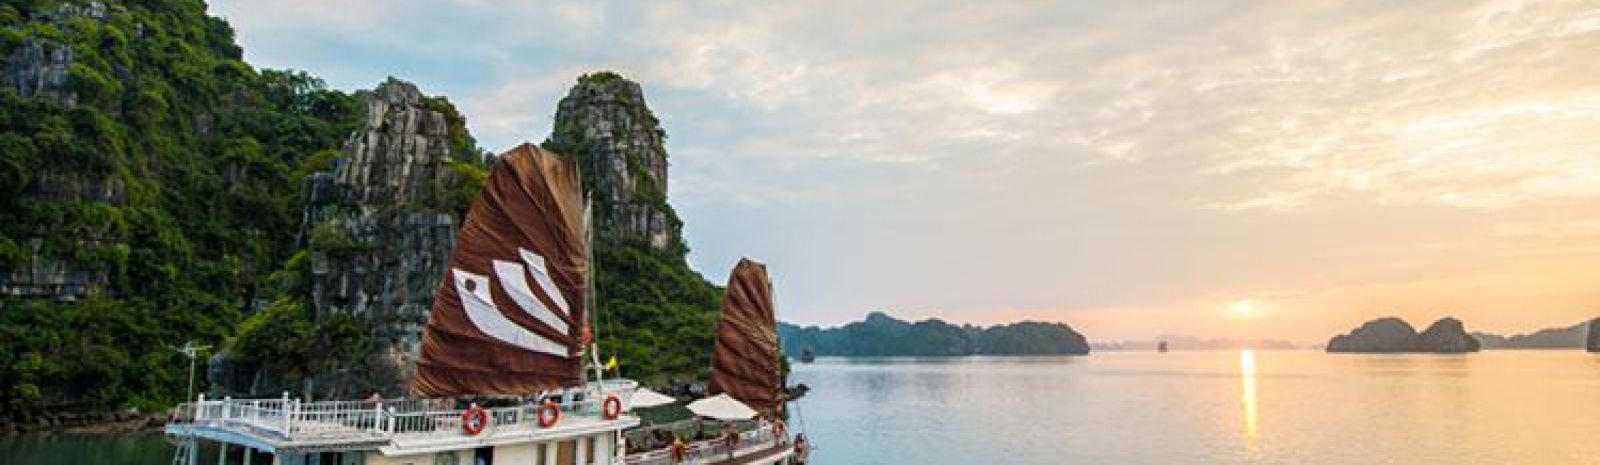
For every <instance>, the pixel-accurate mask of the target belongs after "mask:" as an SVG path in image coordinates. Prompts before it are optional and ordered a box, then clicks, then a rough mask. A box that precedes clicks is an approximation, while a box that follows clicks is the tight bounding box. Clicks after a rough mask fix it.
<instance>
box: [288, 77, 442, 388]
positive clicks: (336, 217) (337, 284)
mask: <svg viewBox="0 0 1600 465" xmlns="http://www.w3.org/2000/svg"><path fill="white" fill-rule="evenodd" d="M365 101H366V109H367V118H366V124H365V125H364V127H362V128H361V129H359V130H357V131H356V132H355V133H354V134H351V136H350V139H349V140H348V141H347V142H346V143H345V147H344V156H343V157H342V158H338V159H335V160H334V163H333V170H332V172H323V173H317V174H314V175H312V176H310V177H309V178H308V179H307V181H306V182H307V184H308V185H307V192H308V194H307V199H306V206H305V214H304V218H305V220H304V224H303V225H302V232H301V235H302V237H303V238H304V239H303V241H304V243H306V245H308V246H309V247H310V250H311V254H312V256H311V258H312V266H311V281H310V282H311V290H310V297H309V304H310V308H311V309H312V311H313V313H315V314H317V315H328V314H331V313H338V312H343V313H350V314H354V315H356V316H359V317H362V319H364V320H365V321H367V322H368V325H369V327H371V328H372V329H373V331H374V334H373V336H375V337H376V339H377V340H378V342H379V344H381V345H382V346H384V347H385V348H384V349H382V350H380V351H379V353H378V354H377V355H379V356H380V359H381V360H380V361H382V362H387V363H376V364H375V365H376V367H374V368H372V370H371V371H375V373H364V374H352V375H351V376H354V377H357V378H361V379H364V380H368V381H369V382H372V384H378V385H380V386H383V387H389V388H393V389H395V390H398V387H400V386H403V383H400V382H398V380H403V379H406V378H408V377H409V373H410V370H411V367H412V366H413V362H412V361H413V360H414V356H415V354H416V352H417V348H418V344H419V337H420V334H421V328H422V325H423V324H425V323H426V322H427V315H428V308H429V307H430V306H431V305H432V303H433V291H434V288H435V287H437V286H438V284H439V280H440V279H441V278H440V277H441V276H444V272H445V266H446V264H447V263H448V260H449V254H450V249H451V247H452V246H453V245H454V244H455V224H456V222H455V219H454V218H453V217H452V216H451V213H450V212H449V211H446V210H445V209H444V208H443V207H442V205H443V203H442V202H441V201H440V199H439V197H440V196H441V195H442V192H441V190H442V186H446V185H449V184H450V183H452V182H454V180H453V179H452V172H451V171H450V170H449V169H448V164H449V162H450V161H451V160H453V159H464V160H466V159H470V158H471V157H472V155H471V154H463V153H452V149H451V144H450V134H449V131H450V128H449V127H448V125H447V124H446V119H445V115H444V114H443V113H442V112H440V111H436V110H432V109H429V108H427V107H426V105H425V101H424V96H423V95H422V92H420V91H419V90H417V87H416V86H415V85H413V84H411V83H409V82H403V81H397V80H394V79H390V80H389V81H387V82H384V83H383V84H382V85H380V86H379V87H378V89H377V90H376V91H373V92H371V93H369V94H366V95H365ZM325 378H338V377H337V376H327V377H325ZM321 381H322V382H325V383H333V384H352V383H355V382H354V381H344V380H339V379H325V380H321ZM327 388H328V389H329V390H334V391H337V390H339V389H338V387H337V386H328V387H327ZM396 393H398V392H396Z"/></svg>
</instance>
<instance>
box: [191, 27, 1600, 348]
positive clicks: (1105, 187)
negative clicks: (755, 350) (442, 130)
mask: <svg viewBox="0 0 1600 465" xmlns="http://www.w3.org/2000/svg"><path fill="white" fill-rule="evenodd" d="M217 9H218V10H219V11H223V12H224V13H226V14H227V16H228V17H229V18H230V19H232V20H233V21H234V23H235V25H236V26H237V27H238V29H239V31H240V38H241V40H242V41H243V42H244V44H245V45H246V49H247V50H249V51H250V53H251V56H252V59H256V57H262V59H264V60H266V61H267V62H269V63H268V64H270V65H273V66H283V65H285V64H292V65H295V66H298V67H303V68H306V69H309V70H311V71H313V72H315V73H318V74H323V75H327V76H329V77H330V81H331V82H335V83H344V84H345V85H347V86H360V87H367V86H370V83H372V82H376V80H377V79H381V77H382V76H383V75H386V74H396V75H398V76H400V77H402V78H409V79H414V80H419V81H422V82H419V84H421V85H422V86H423V88H424V89H426V90H428V91H429V92H439V93H446V94H448V95H450V96H451V97H452V100H453V101H455V102H457V103H458V104H459V105H460V106H461V107H462V109H463V110H464V111H465V112H466V113H467V116H468V119H469V123H470V124H471V126H472V129H473V130H474V132H475V134H476V135H477V136H478V137H479V139H480V141H481V142H482V144H483V145H485V146H486V147H488V148H491V149H494V148H500V147H504V146H509V145H510V144H512V143H515V142H520V141H522V140H534V141H537V140H540V139H542V138H543V137H544V136H545V134H546V133H547V132H548V128H549V119H550V117H551V116H552V115H553V113H554V109H555V103H556V101H557V100H558V99H559V98H560V96H561V95H562V94H563V93H564V92H565V89H566V88H567V87H568V86H570V84H571V83H572V80H573V79H574V78H575V77H576V76H577V75H578V74H580V73H582V72H585V71H589V70H595V69H602V68H606V69H616V70H619V71H621V72H623V73H624V74H626V75H628V76H629V77H632V78H634V79H636V80H638V81H640V82H641V83H642V84H643V85H644V87H645V89H646V92H647V93H648V97H649V99H650V101H651V104H652V106H653V108H654V109H655V111H656V113H657V115H658V116H660V117H661V118H662V119H663V120H664V121H665V123H666V126H667V130H668V132H669V135H670V139H669V150H670V151H671V153H672V154H673V159H672V162H673V165H672V170H673V174H672V176H673V179H674V181H673V191H672V195H673V199H674V201H675V203H676V204H677V205H678V209H679V211H680V212H682V213H684V214H685V215H686V216H687V217H688V218H687V219H688V224H689V226H688V227H689V234H690V238H691V242H692V245H694V246H695V247H696V255H695V259H694V260H695V262H696V263H699V264H702V265H705V266H706V267H707V268H711V269H715V268H716V267H717V266H720V265H722V264H726V263H731V260H732V258H734V257H736V256H738V255H739V254H742V253H752V254H757V255H761V256H764V257H770V258H771V259H772V260H773V261H774V262H775V263H779V262H784V261H787V262H788V263H785V264H784V265H782V266H781V268H785V269H786V271H787V273H786V275H787V276H789V277H790V279H792V281H790V284H789V285H790V286H793V289H794V290H792V291H787V292H784V293H781V294H780V296H781V297H782V298H784V299H786V304H788V305H792V306H793V307H798V308H797V310H799V311H800V312H802V314H807V315H813V316H811V317H809V319H810V320H811V321H817V320H836V319H841V318H844V317H847V316H854V315H856V314H858V313H859V311H861V310H864V309H866V307H867V306H869V305H880V304H881V305H888V304H894V305H907V306H916V307H917V308H949V309H952V311H962V309H964V308H965V309H970V311H982V310H981V309H993V308H996V307H997V306H1002V307H1003V306H1010V307H1012V308H1052V309H1062V310H1061V311H1070V309H1073V308H1125V307H1139V308H1154V307H1160V306H1170V305H1182V304H1180V303H1181V302H1191V301H1202V300H1204V301H1209V300H1205V299H1210V298H1211V297H1213V296H1212V294H1210V293H1212V292H1214V286H1224V285H1225V286H1228V287H1229V288H1231V289H1250V290H1251V292H1271V291H1272V290H1273V287H1274V286H1288V287H1293V288H1305V287H1315V286H1317V285H1318V284H1317V283H1316V282H1312V280H1314V278H1323V279H1327V280H1328V281H1327V282H1337V284H1338V285H1340V286H1353V287H1360V286H1365V285H1367V284H1364V283H1378V284H1371V285H1373V286H1379V285H1381V284H1382V283H1385V282H1393V281H1395V280H1399V279H1401V277H1395V276H1394V275H1389V274H1386V273H1388V271H1387V270H1385V269H1384V268H1383V266H1380V265H1377V264H1376V263H1387V262H1388V260H1389V258H1391V257H1393V256H1396V255H1400V256H1404V257H1406V258H1408V259H1409V260H1410V261H1413V262H1416V263H1421V264H1420V265H1417V267H1418V268H1416V269H1412V268H1406V271H1405V272H1406V273H1416V274H1424V275H1425V274H1427V273H1429V272H1441V271H1439V270H1441V269H1444V268H1446V267H1447V265H1449V266H1450V267H1457V268H1459V267H1460V266H1462V265H1461V264H1460V263H1458V262H1455V261H1451V260H1456V259H1455V258H1451V259H1448V260H1447V259H1446V258H1441V257H1443V256H1444V255H1443V254H1444V253H1445V252H1443V251H1437V250H1435V249H1428V248H1427V247H1426V246H1425V245H1426V244H1440V243H1451V244H1468V245H1471V246H1472V247H1464V248H1455V249H1451V251H1452V252H1453V253H1457V254H1460V255H1463V256H1465V258H1460V260H1467V259H1469V258H1472V257H1479V258H1484V257H1498V256H1501V255H1497V254H1498V253H1500V252H1505V251H1506V250H1505V249H1503V248H1502V249H1495V247H1507V246H1505V245H1496V244H1498V243H1499V242H1498V241H1503V240H1505V239H1506V237H1505V235H1506V234H1516V235H1517V237H1519V239H1518V243H1519V244H1520V245H1519V246H1527V247H1530V248H1532V247H1539V246H1548V245H1550V244H1548V243H1546V244H1542V245H1541V244H1523V243H1522V242H1521V241H1524V240H1530V241H1538V240H1545V241H1553V240H1562V241H1589V240H1593V238H1592V237H1591V236H1587V235H1573V234H1560V235H1557V236H1559V237H1547V238H1544V239H1539V238H1538V235H1537V234H1521V233H1518V232H1522V233H1525V232H1527V231H1524V230H1521V229H1518V228H1525V229H1527V228H1532V229H1535V230H1536V229H1537V228H1539V226H1537V225H1540V224H1546V223H1549V222H1552V221H1559V218H1556V219H1552V218H1549V217H1550V216H1560V214H1559V213H1553V212H1567V214H1571V213H1570V212H1571V211H1572V209H1573V208H1582V207H1574V205H1594V204H1600V202H1597V201H1600V143H1597V142H1600V140H1597V137H1600V136H1597V135H1600V84H1596V81H1595V80H1594V78H1593V76H1595V75H1596V74H1595V73H1596V72H1597V71H1600V69H1597V68H1596V67H1595V66H1594V65H1593V63H1595V61H1594V60H1592V59H1590V55H1592V50H1594V48H1595V45H1596V44H1597V43H1600V26H1597V25H1600V8H1595V7H1594V6H1592V5H1589V4H1585V3H1584V2H1578V1H1549V2H1516V1H1511V2H1502V1H1496V2H1478V3H1474V4H1472V5H1467V7H1464V4H1463V3H1462V2H1459V1H1455V0H1433V1H1423V2H1410V3H1404V4H1394V3H1392V2H1381V1H1359V2H1317V3H1312V2H1260V1H1252V0H1236V1H1227V2H1181V1H1169V2H1153V3H1151V2H1141V3H1137V4H1134V3H1116V2H1109V3H1104V2H1066V3H1060V4H1038V3H1004V4H992V5H991V4H978V3H973V2H956V1H950V2H942V3H934V4H927V3H923V2H893V1H891V2H871V3H860V2H847V1H819V2H803V3H749V2H707V3H689V4H683V3H675V2H657V3H649V4H622V3H608V2H559V3H539V4H523V3H511V4H506V3H504V2H483V1H478V0H456V1H455V2H454V3H452V4H437V3H431V4H430V3H428V2H422V1H421V0H406V1H404V2H399V3H395V2H372V1H360V0H351V1H344V2H304V3H301V4H295V5H289V6H285V5H283V4H277V3H275V4H273V5H271V6H267V5H266V4H263V3H259V2H239V1H225V2H223V3H221V4H219V5H218V6H217ZM1518 225H1528V226H1518ZM1574 228H1578V229H1577V230H1582V228H1581V227H1578V226H1574ZM1351 237H1354V238H1355V239H1349V238H1351ZM1530 238H1531V239H1530ZM1580 245H1581V244H1580ZM1473 247H1478V248H1481V251H1477V249H1474V248H1473ZM1330 249H1338V250H1342V251H1346V252H1348V253H1346V254H1342V255H1337V256H1331V257H1324V258H1323V259H1321V260H1319V262H1318V263H1317V267H1326V268H1328V269H1330V270H1334V269H1336V270H1338V271H1337V272H1335V271H1323V270H1321V269H1320V268H1318V269H1312V268H1313V267H1311V266H1309V265H1307V264H1306V263H1304V260H1296V258H1298V257H1302V256H1304V255H1308V254H1312V253H1313V252H1319V253H1320V252H1321V251H1324V250H1330ZM1418 250H1421V251H1420V252H1419V251H1418ZM1428 250H1435V251H1433V252H1428ZM1463 250H1464V251H1463ZM1571 250H1579V251H1581V250H1591V249H1585V248H1582V247H1578V248H1573V249H1571ZM819 251H826V253H819ZM952 251H960V253H961V254H962V255H961V256H962V259H963V260H964V261H965V262H968V263H966V264H965V265H964V267H963V269H961V270H950V269H948V267H944V266H939V265H938V263H940V262H941V260H943V258H942V257H947V256H949V255H950V254H951V253H952ZM1435 254H1437V255H1435ZM1580 258H1581V257H1580ZM1591 258H1593V257H1591ZM1484 259H1485V260H1487V259H1488V258H1484ZM840 268H847V269H851V270H857V269H859V270H871V271H859V272H857V271H839V269H840ZM1485 273H1490V274H1492V273H1493V271H1492V270H1491V271H1486V272H1485ZM713 274H715V273H713ZM1286 276H1303V277H1305V278H1304V281H1294V282H1287V281H1292V280H1289V279H1288V278H1285V277H1286ZM1403 278H1404V279H1410V280H1423V279H1427V278H1426V277H1418V276H1415V275H1406V276H1403ZM1329 285H1331V284H1329ZM1552 289H1554V288H1552ZM1550 292H1552V293H1554V292H1558V291H1557V290H1551V291H1550ZM1175 302H1178V303H1175ZM807 318H808V317H801V319H807Z"/></svg>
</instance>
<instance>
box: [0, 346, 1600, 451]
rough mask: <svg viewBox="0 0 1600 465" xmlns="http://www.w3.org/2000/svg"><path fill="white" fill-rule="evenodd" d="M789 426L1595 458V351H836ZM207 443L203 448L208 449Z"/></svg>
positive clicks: (1021, 442)
mask: <svg viewBox="0 0 1600 465" xmlns="http://www.w3.org/2000/svg"><path fill="white" fill-rule="evenodd" d="M794 367H795V378H796V379H797V380H798V381H800V382H804V383H806V384H809V385H811V386H812V387H813V390H812V391H811V393H810V394H808V395H807V397H806V398H805V399H804V400H803V401H802V402H801V403H800V406H799V408H798V409H797V411H796V414H797V417H798V418H796V419H795V420H796V421H795V422H794V423H795V424H796V426H797V427H803V428H804V430H805V432H806V433H807V434H808V435H809V436H810V437H812V438H814V442H815V443H816V444H817V445H818V446H819V449H818V450H817V451H816V453H815V454H814V455H813V458H814V459H815V460H813V463H818V464H825V465H841V464H846V465H849V464H919V465H929V464H990V463H1007V464H1163V465H1170V464H1208V465H1209V464H1450V465H1460V464H1600V356H1596V355H1590V354H1586V353H1583V352H1576V351H1523V352H1486V353H1480V354H1472V355H1465V356H1441V355H1388V356H1366V355H1328V354H1323V353H1320V352H1314V351H1283V352H1276V351H1259V352H1174V353H1168V354H1156V353H1118V352H1104V353H1096V354H1094V355H1091V356H1089V357H1059V358H1058V357H1029V358H999V357H995V358H990V357H969V358H953V359H915V358H873V359H830V358H824V359H820V360H818V361H817V362H816V363H813V364H798V363H797V364H795V365H794ZM208 456H209V455H208ZM170 460H171V448H170V447H168V446H167V445H166V443H165V442H164V441H163V440H162V439H161V437H160V436H159V435H148V434H147V435H120V436H52V437H37V436H34V437H26V438H16V437H13V438H4V439H0V464H7V465H9V464H95V463H98V464H116V465H153V464H163V463H168V462H169V461H170Z"/></svg>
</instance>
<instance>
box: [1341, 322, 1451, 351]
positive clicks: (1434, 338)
mask: <svg viewBox="0 0 1600 465" xmlns="http://www.w3.org/2000/svg"><path fill="white" fill-rule="evenodd" d="M1481 347H1482V346H1481V344H1479V343H1478V340H1477V339H1474V338H1473V337H1472V336H1471V335H1468V334H1467V331H1466V327H1465V325H1463V324H1462V323H1461V320H1457V319H1455V318H1450V317H1445V318H1441V319H1439V321H1435V322H1434V323H1433V324H1432V325H1429V326H1428V329H1426V330H1424V331H1422V332H1421V333H1418V332H1417V330H1416V329H1415V328H1412V327H1411V324H1410V323H1406V321H1405V320H1402V319H1399V318H1394V317H1388V318H1379V319H1376V320H1372V321H1369V322H1367V323H1366V324H1363V325H1361V327H1359V328H1356V329H1355V330H1352V331H1350V333H1349V334H1342V335H1339V336H1334V337H1333V339H1331V340H1329V341H1328V347H1327V350H1328V352H1346V353H1450V354H1454V353H1467V352H1477V351H1478V350H1479V349H1480V348H1481Z"/></svg>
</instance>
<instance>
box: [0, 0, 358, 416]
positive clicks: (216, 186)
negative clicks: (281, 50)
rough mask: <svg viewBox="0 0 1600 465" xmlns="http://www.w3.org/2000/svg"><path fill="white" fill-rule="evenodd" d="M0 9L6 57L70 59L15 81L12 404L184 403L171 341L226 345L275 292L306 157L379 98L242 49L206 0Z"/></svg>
mask: <svg viewBox="0 0 1600 465" xmlns="http://www.w3.org/2000/svg"><path fill="white" fill-rule="evenodd" d="M0 22H3V26H4V29H3V32H0V59H4V60H5V61H3V62H0V68H3V69H0V71H3V72H4V73H6V74H7V75H19V73H23V72H32V73H35V75H37V74H41V73H42V74H43V75H46V76H49V73H50V72H51V71H50V70H51V69H53V68H52V67H54V66H61V65H64V66H66V69H67V75H66V78H65V80H64V82H58V83H51V82H50V80H49V79H45V80H44V82H45V84H44V85H42V86H37V87H34V86H31V85H28V84H16V85H6V86H3V88H0V282H3V284H4V286H5V289H6V290H7V292H6V294H7V295H6V296H4V297H0V391H3V394H0V397H3V398H4V399H6V401H5V404H4V405H0V414H6V415H19V414H20V415H28V414H29V413H30V412H34V411H38V410H41V409H45V408H52V409H59V408H65V409H82V410H93V409H108V408H123V407H145V408H151V407H157V406H160V405H165V404H169V403H171V402H173V401H176V400H177V398H178V397H180V396H181V395H182V393H183V391H184V388H183V385H184V382H185V380H186V374H187V371H186V370H187V365H186V364H185V362H184V360H183V359H182V358H181V357H179V356H178V355H176V353H175V352H174V351H172V350H169V348H170V347H172V346H176V345H181V344H182V343H183V342H184V341H186V340H197V341H198V342H201V343H208V344H211V345H213V346H221V345H223V343H224V340H225V338H227V337H229V336H231V335H232V334H234V333H235V329H234V328H235V327H236V326H237V325H238V324H239V323H240V322H241V320H242V318H244V315H246V314H248V313H250V312H251V311H252V309H254V308H258V307H259V306H261V304H260V303H262V302H269V301H271V300H274V299H276V298H277V297H276V296H277V295H279V294H280V293H279V291H278V290H277V289H275V288H274V286H272V285H271V284H270V283H269V282H268V280H267V276H268V275H269V274H271V273H272V272H273V271H274V270H277V269H279V268H280V267H281V266H282V264H283V263H284V261H285V260H286V259H287V258H289V257H290V256H291V255H293V254H294V253H295V251H296V248H297V246H296V244H295V242H294V241H295V237H294V235H293V234H286V233H285V231H295V230H296V229H297V228H298V226H299V223H300V196H301V195H302V193H301V192H300V187H301V185H302V182H301V179H302V178H303V177H304V176H305V174H306V172H307V167H306V166H305V165H306V164H308V163H315V162H322V161H324V160H321V159H319V158H318V157H314V156H311V155H313V154H317V153H319V152H324V151H327V150H333V149H337V148H338V147H339V146H340V143H341V142H342V141H343V139H344V138H345V137H346V136H347V135H348V134H349V133H350V131H351V130H352V128H353V127H355V125H356V124H358V123H359V121H360V117H361V115H360V112H361V111H362V110H361V109H360V108H359V107H358V105H357V101H356V99H355V98H354V97H352V96H350V95H347V94H344V93H340V92H337V91H332V90H328V89H326V88H325V86H324V85H323V83H322V81H320V80H318V79H316V78H314V77H311V76H309V75H307V74H305V73H301V72H294V71H273V70H261V71H257V70H255V69H253V68H252V67H250V66H249V65H248V64H246V63H244V62H243V61H241V51H240V49H239V47H238V46H237V45H236V44H235V43H234V40H233V30H232V29H231V28H230V27H229V26H228V24H227V23H225V22H224V21H222V20H220V19H217V18H213V17H209V16H207V15H206V14H205V5H204V4H203V3H202V2H200V1H183V0H167V1H150V0H147V1H137V2H103V3H99V6H98V7H97V6H95V4H94V3H91V2H60V1H8V2H5V3H4V4H3V5H0ZM30 49H31V50H38V51H43V52H44V53H43V54H42V55H41V54H37V53H29V50H30ZM62 56H65V57H67V60H65V61H66V62H65V63H62V62H60V60H56V58H58V57H62ZM55 84H64V85H61V86H57V85H55ZM22 89H26V90H27V92H26V93H27V94H28V95H26V96H25V95H24V92H19V90H22ZM35 247H37V248H35ZM63 283H65V284H63ZM268 313H269V314H271V313H274V312H271V311H269V312H268Z"/></svg>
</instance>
